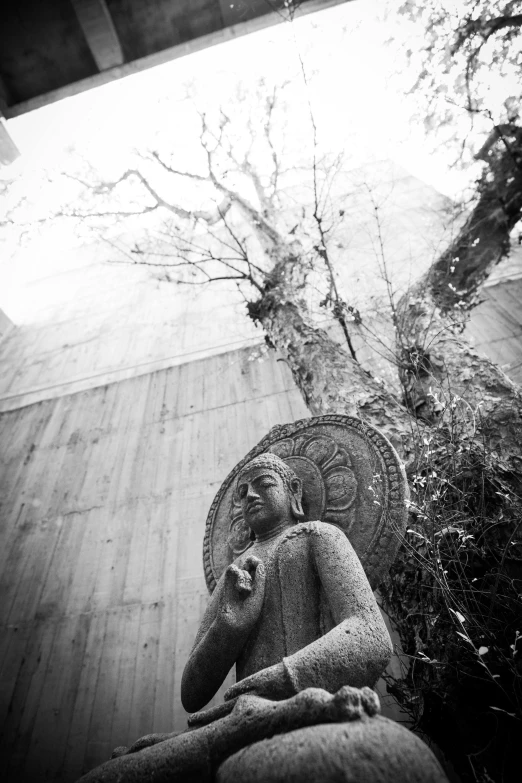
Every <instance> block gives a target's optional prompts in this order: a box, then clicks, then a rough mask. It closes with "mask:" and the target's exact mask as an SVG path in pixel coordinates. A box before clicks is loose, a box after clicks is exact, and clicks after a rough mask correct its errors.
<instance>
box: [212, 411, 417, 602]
mask: <svg viewBox="0 0 522 783" xmlns="http://www.w3.org/2000/svg"><path fill="white" fill-rule="evenodd" d="M265 452H271V453H273V454H277V456H278V457H281V459H283V460H284V461H285V462H286V463H287V464H288V465H289V466H290V467H291V468H292V469H293V470H294V471H295V473H296V474H297V475H298V476H299V478H300V479H301V480H302V482H303V509H304V512H305V521H312V520H321V521H322V522H329V523H330V524H333V525H336V526H337V527H339V528H340V529H341V530H342V531H343V532H344V533H345V534H346V535H347V536H348V538H349V540H350V542H351V544H352V546H353V547H354V549H355V551H356V553H357V555H358V556H359V559H360V560H361V563H362V565H363V567H364V569H365V571H366V575H367V576H368V579H369V581H370V584H371V585H372V587H374V588H375V587H376V586H377V585H378V583H379V582H380V580H381V579H382V577H383V576H384V575H385V573H386V572H387V570H388V569H389V567H390V565H391V564H392V562H393V560H394V559H395V555H396V554H397V549H398V547H399V544H400V540H401V536H402V534H403V533H404V529H405V526H406V515H407V512H406V500H407V497H408V485H407V482H406V476H405V474H404V468H403V466H402V463H401V462H400V460H399V457H398V455H397V453H396V452H395V450H394V448H393V447H392V445H391V444H390V443H389V442H388V440H387V439H386V438H385V437H384V436H383V435H381V433H380V432H378V430H376V429H375V428H374V427H371V426H370V425H368V424H365V423H364V422H362V421H361V420H360V419H356V418H353V417H351V416H342V415H327V416H318V417H316V418H311V419H302V420H300V421H296V422H294V423H293V424H287V425H283V426H280V425H278V426H276V427H273V429H272V430H271V431H270V432H269V434H268V435H266V436H265V437H264V438H263V439H262V440H261V441H260V443H258V444H257V446H255V447H254V448H253V449H252V450H251V451H250V452H249V453H248V454H247V455H246V457H244V459H242V460H241V462H239V463H238V464H237V465H236V467H235V468H234V469H233V470H232V471H231V473H229V475H228V476H227V478H226V479H225V481H224V482H223V484H222V485H221V487H220V489H219V492H218V493H217V495H216V497H215V499H214V501H213V503H212V506H211V508H210V511H209V514H208V517H207V527H206V532H205V540H204V545H203V561H204V567H205V577H206V580H207V586H208V588H209V590H210V591H211V592H212V590H213V589H214V587H215V586H216V583H217V580H218V579H219V577H220V576H221V574H222V573H223V571H224V570H225V568H226V567H227V565H229V563H232V562H233V560H234V559H235V558H236V557H237V556H238V555H239V554H241V553H242V552H244V551H245V550H246V549H248V547H249V546H250V545H251V541H250V531H249V529H248V528H247V527H246V526H245V524H244V522H243V518H242V516H241V507H240V504H239V499H238V497H237V493H236V479H237V475H238V473H239V471H240V470H241V469H242V468H243V467H244V465H245V464H246V463H247V462H250V460H252V459H254V457H257V456H258V455H259V454H262V453H265Z"/></svg>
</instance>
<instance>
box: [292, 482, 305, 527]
mask: <svg viewBox="0 0 522 783" xmlns="http://www.w3.org/2000/svg"><path fill="white" fill-rule="evenodd" d="M302 500H303V484H302V482H301V479H299V478H297V476H296V477H295V478H293V479H292V480H291V481H290V506H291V509H292V514H293V515H294V517H295V518H296V519H303V517H304V511H303V502H302Z"/></svg>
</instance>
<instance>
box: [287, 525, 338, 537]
mask: <svg viewBox="0 0 522 783" xmlns="http://www.w3.org/2000/svg"><path fill="white" fill-rule="evenodd" d="M301 536H314V537H315V536H317V537H318V538H328V539H339V538H341V539H344V538H346V536H345V535H344V533H343V532H342V530H340V528H338V527H336V526H335V525H332V524H330V522H321V521H320V520H314V521H312V522H298V523H297V524H296V525H294V526H293V527H292V528H291V529H290V530H289V531H288V532H287V534H286V536H285V539H289V538H290V539H291V538H298V537H301Z"/></svg>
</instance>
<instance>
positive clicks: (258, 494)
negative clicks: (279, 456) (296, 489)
mask: <svg viewBox="0 0 522 783" xmlns="http://www.w3.org/2000/svg"><path fill="white" fill-rule="evenodd" d="M237 491H238V495H239V499H240V501H241V510H242V512H243V518H244V520H245V522H246V524H247V525H248V527H249V528H250V529H251V530H253V531H254V533H256V534H257V535H259V534H263V533H268V532H270V530H272V529H273V528H275V527H278V526H280V525H281V523H284V522H288V524H291V523H292V522H293V521H294V519H293V513H292V501H291V497H290V492H289V491H288V487H287V485H286V483H285V481H284V480H283V479H282V477H281V476H280V475H279V473H276V471H274V470H270V468H265V467H258V468H252V470H247V471H245V473H244V474H243V475H242V476H241V479H240V481H239V484H238V488H237Z"/></svg>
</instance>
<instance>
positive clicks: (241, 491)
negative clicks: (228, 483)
mask: <svg viewBox="0 0 522 783" xmlns="http://www.w3.org/2000/svg"><path fill="white" fill-rule="evenodd" d="M246 493H247V486H246V484H241V486H240V487H239V489H238V495H239V497H240V498H244V497H246Z"/></svg>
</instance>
